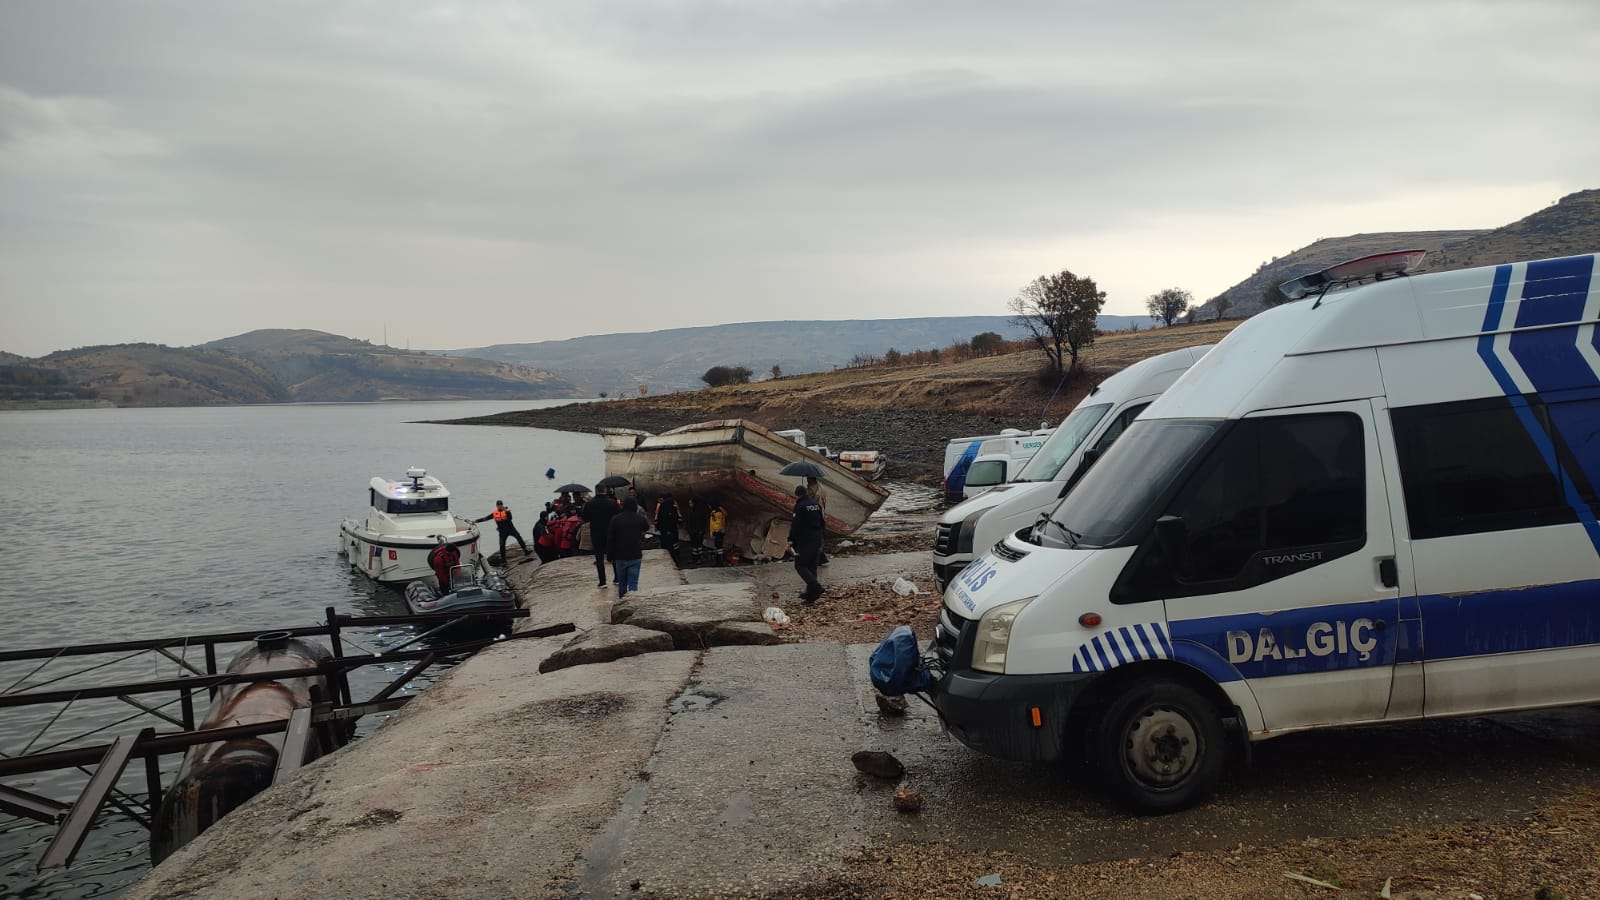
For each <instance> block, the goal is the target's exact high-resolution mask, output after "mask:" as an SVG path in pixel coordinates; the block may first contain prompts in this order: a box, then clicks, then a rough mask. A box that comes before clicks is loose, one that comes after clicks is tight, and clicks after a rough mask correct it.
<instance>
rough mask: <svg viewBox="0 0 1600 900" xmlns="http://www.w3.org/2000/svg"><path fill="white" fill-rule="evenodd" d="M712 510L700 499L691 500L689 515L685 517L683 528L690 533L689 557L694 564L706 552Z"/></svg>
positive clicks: (693, 498)
mask: <svg viewBox="0 0 1600 900" xmlns="http://www.w3.org/2000/svg"><path fill="white" fill-rule="evenodd" d="M709 515H710V510H708V509H706V502H705V501H704V500H701V499H700V498H699V497H690V498H689V514H688V515H687V516H685V517H684V522H683V528H684V530H685V531H687V532H689V556H690V557H691V558H692V559H693V561H694V562H699V561H700V557H701V556H703V555H704V554H705V552H706V518H707V516H709Z"/></svg>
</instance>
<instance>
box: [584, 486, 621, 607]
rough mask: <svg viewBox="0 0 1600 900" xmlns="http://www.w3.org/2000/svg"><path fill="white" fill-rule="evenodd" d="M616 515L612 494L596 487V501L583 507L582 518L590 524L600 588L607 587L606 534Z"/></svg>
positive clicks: (615, 503)
mask: <svg viewBox="0 0 1600 900" xmlns="http://www.w3.org/2000/svg"><path fill="white" fill-rule="evenodd" d="M616 514H617V501H616V500H613V499H612V498H611V492H610V491H609V490H607V489H605V488H603V487H601V486H600V485H598V484H597V485H595V486H594V499H593V500H590V501H589V502H588V503H585V504H584V505H583V513H582V516H583V520H584V521H585V522H588V523H589V543H590V544H592V545H593V546H594V570H595V572H596V573H597V574H598V575H599V576H600V587H605V586H606V533H607V529H608V528H609V527H610V525H611V518H612V517H613V516H615V515H616Z"/></svg>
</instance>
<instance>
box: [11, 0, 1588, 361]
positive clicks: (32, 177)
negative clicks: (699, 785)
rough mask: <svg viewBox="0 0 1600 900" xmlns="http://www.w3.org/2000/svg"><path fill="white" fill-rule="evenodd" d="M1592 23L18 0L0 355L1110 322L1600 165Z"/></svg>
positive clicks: (1527, 192) (1524, 193)
mask: <svg viewBox="0 0 1600 900" xmlns="http://www.w3.org/2000/svg"><path fill="white" fill-rule="evenodd" d="M1597 26H1600V8H1596V7H1594V5H1593V4H1590V3H1587V2H1584V0H1573V2H1568V3H1540V4H1519V5H1517V6H1516V7H1515V8H1510V7H1506V6H1504V5H1503V4H1497V3H1490V2H1485V3H1415V4H1376V3H1349V4H1339V5H1326V6H1325V5H1312V4H1293V3H1288V4H1285V3H1261V4H1233V5H1227V4H1222V5H1218V4H1192V3H1129V4H1121V5H1117V6H1116V7H1115V8H1112V7H1110V6H1104V7H1102V6H1101V5H1098V4H1059V3H1008V4H987V5H983V6H978V5H973V4H965V3H955V2H918V3H911V2H874V0H863V2H858V3H846V2H827V3H815V2H759V3H758V2H723V3H710V2H701V3H693V2H665V0H664V2H637V3H620V2H617V3H605V2H572V3H537V4H516V3H509V2H506V3H490V2H484V3H471V4H448V3H426V2H410V3H387V2H386V3H378V2H342V3H341V2H323V3H311V2H302V3H278V4H246V3H194V2H191V3H169V4H91V3H77V2H52V3H49V4H26V3H14V4H7V5H4V6H0V318H3V320H4V325H5V328H4V331H5V334H6V338H5V341H4V345H3V349H9V350H13V351H17V352H24V353H30V354H31V353H42V352H46V351H48V350H51V349H56V348H58V347H63V346H72V345H77V344H86V343H100V342H114V341H122V340H158V341H164V342H168V343H192V342H198V341H203V340H209V339H212V338H216V337H221V336H224V335H227V334H232V333H236V332H239V331H244V330H247V329H250V328H256V327H291V326H292V327H313V328H323V329H326V330H329V331H336V332H340V333H345V334H352V335H356V336H362V337H375V336H376V335H377V334H378V333H379V332H380V331H381V328H382V326H383V324H384V323H385V322H388V323H390V325H391V335H393V334H395V333H396V324H397V323H405V325H404V326H402V327H404V328H411V329H414V331H413V332H412V333H411V334H410V337H411V339H412V341H413V343H414V344H416V345H419V346H431V347H445V346H466V345H473V344H483V343H488V342H490V341H491V339H492V340H493V341H508V340H540V339H546V338H556V337H566V336H571V335H574V334H581V333H595V332H605V331H612V330H639V329H650V328H663V327H674V326H679V325H687V324H707V323H713V322H723V321H736V320H747V319H762V318H783V317H795V316H798V315H803V316H806V317H887V316H896V315H926V314H940V313H950V314H955V313H988V312H1000V311H1002V310H1003V306H1004V302H1005V300H1006V299H1007V297H1008V296H1009V294H1010V292H1011V291H1012V290H1013V289H1014V288H1015V287H1016V285H1018V284H1020V283H1021V282H1023V281H1025V280H1027V279H1028V278H1029V277H1031V276H1032V275H1035V274H1039V273H1041V272H1044V271H1047V270H1053V269H1058V268H1062V267H1070V268H1073V269H1074V270H1075V271H1078V272H1080V273H1085V274H1089V275H1092V276H1094V277H1096V278H1097V279H1099V280H1100V281H1101V283H1102V285H1103V286H1105V287H1107V288H1108V289H1109V290H1110V291H1111V294H1112V296H1111V307H1110V309H1111V311H1120V312H1134V311H1137V310H1138V309H1139V308H1140V305H1141V300H1142V297H1143V296H1144V294H1146V293H1149V292H1152V291H1154V290H1157V289H1160V288H1162V287H1167V286H1171V285H1181V286H1185V287H1188V288H1190V289H1191V290H1193V291H1195V292H1196V293H1197V294H1199V295H1202V296H1205V295H1208V294H1209V293H1212V292H1215V291H1216V290H1218V289H1220V288H1222V287H1224V286H1226V285H1227V284H1228V283H1230V282H1231V281H1233V280H1235V279H1236V278H1238V277H1242V276H1243V275H1244V274H1247V273H1248V271H1249V270H1250V269H1251V268H1252V267H1253V266H1254V265H1255V264H1256V263H1258V262H1260V261H1261V260H1263V259H1265V258H1267V257H1269V256H1272V255H1276V254H1281V253H1283V252H1286V251H1288V250H1290V249H1293V248H1294V247H1295V246H1298V245H1299V244H1302V243H1305V242H1308V241H1310V240H1314V239H1315V238H1317V237H1321V236H1325V235H1331V234H1338V233H1344V232H1350V231H1378V230H1388V229H1392V228H1412V227H1439V228H1445V227H1483V226H1492V225H1496V224H1500V223H1502V222H1504V221H1508V220H1509V219H1512V218H1515V217H1518V216H1520V215H1523V214H1525V213H1527V212H1530V211H1532V210H1533V209H1535V208H1537V207H1538V206H1539V205H1542V204H1543V203H1546V202H1548V201H1550V200H1552V199H1554V198H1555V196H1557V195H1559V194H1561V193H1565V192H1567V191H1571V190H1576V189H1580V188H1583V187H1592V186H1595V185H1594V184H1593V183H1592V180H1593V177H1594V172H1595V171H1597V167H1596V163H1597V162H1600V153H1597V152H1596V151H1595V149H1594V148H1595V147H1596V146H1597V139H1600V124H1597V120H1596V118H1595V117H1594V116H1593V115H1591V112H1592V110H1593V109H1594V107H1595V101H1596V100H1597V99H1600V87H1597V84H1600V82H1597V80H1596V79H1595V78H1594V74H1595V69H1594V64H1593V60H1594V59H1595V58H1597V51H1600V27H1597ZM1463 216H1465V217H1467V218H1466V219H1463ZM1202 246H1203V247H1204V248H1206V253H1205V254H1204V255H1203V256H1197V255H1196V254H1195V253H1194V252H1186V251H1190V250H1192V248H1193V247H1202Z"/></svg>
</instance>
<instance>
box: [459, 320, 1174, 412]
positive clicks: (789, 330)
mask: <svg viewBox="0 0 1600 900" xmlns="http://www.w3.org/2000/svg"><path fill="white" fill-rule="evenodd" d="M1135 322H1138V323H1140V325H1141V327H1143V326H1148V325H1149V324H1150V320H1149V318H1147V317H1145V316H1101V317H1100V319H1099V324H1100V327H1101V329H1102V330H1105V331H1123V330H1126V329H1128V328H1130V327H1131V326H1132V324H1133V323H1135ZM986 331H993V332H995V333H997V334H999V335H1000V336H1002V337H1004V338H1006V339H1007V340H1016V339H1018V338H1021V337H1023V336H1024V333H1023V332H1022V331H1021V330H1020V329H1018V328H1017V327H1016V326H1015V325H1012V324H1011V320H1010V318H1009V317H1008V316H941V317H930V318H919V319H853V320H843V321H822V320H807V321H791V322H742V323H738V324H733V325H710V326H705V327H700V328H672V329H667V330H664V331H647V332H627V333H621V334H603V335H589V336H586V337H577V338H570V339H568V340H563V341H539V342H537V343H531V344H493V345H491V346H488V347H475V348H471V349H465V350H451V351H449V352H450V353H451V354H461V355H465V356H475V357H481V358H483V359H490V360H498V361H502V362H509V363H520V364H523V365H527V366H537V367H538V368H541V369H549V370H551V371H553V372H556V373H558V374H559V375H560V376H561V377H562V378H564V379H566V380H568V381H570V382H572V383H573V384H574V385H576V386H577V388H578V390H579V392H580V393H579V394H577V395H576V396H593V395H594V394H597V393H599V392H601V391H604V392H607V393H610V394H612V395H614V396H620V395H622V394H624V393H627V394H632V393H634V392H635V391H636V389H637V388H638V387H639V386H640V385H643V386H645V387H647V388H648V389H649V390H650V391H651V392H654V393H662V392H669V391H677V390H684V389H686V388H699V387H703V386H704V385H703V384H702V383H701V381H700V376H701V375H703V374H705V371H706V370H707V369H709V368H711V367H712V366H717V365H729V366H745V367H747V368H749V369H750V370H751V371H753V372H755V373H756V374H757V375H762V374H765V373H767V372H770V371H771V370H772V367H773V366H774V365H776V366H778V367H779V368H780V369H781V370H782V371H783V372H784V373H786V374H791V375H793V374H799V373H802V372H818V371H824V370H827V369H831V368H833V367H835V366H842V365H845V364H846V363H848V362H849V361H850V360H851V359H852V358H854V357H856V356H858V355H863V354H865V355H871V356H878V355H882V353H883V352H884V351H885V350H888V349H890V348H891V347H892V348H894V349H896V350H899V351H900V352H902V353H904V352H908V351H911V350H931V349H933V348H936V347H937V348H941V349H942V348H944V347H948V346H950V345H951V344H953V343H956V342H957V341H970V340H971V339H972V336H973V335H975V334H982V333H983V332H986Z"/></svg>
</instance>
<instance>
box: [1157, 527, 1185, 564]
mask: <svg viewBox="0 0 1600 900" xmlns="http://www.w3.org/2000/svg"><path fill="white" fill-rule="evenodd" d="M1188 534H1189V529H1188V528H1187V527H1186V526H1185V525H1184V524H1183V517H1182V516H1162V517H1161V518H1159V519H1157V520H1156V547H1157V548H1159V549H1160V550H1161V558H1162V560H1163V561H1164V562H1165V563H1166V564H1167V568H1168V569H1171V570H1176V569H1178V568H1179V565H1180V564H1181V563H1182V562H1183V548H1184V544H1185V543H1187V541H1186V538H1187V537H1188Z"/></svg>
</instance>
